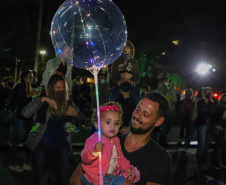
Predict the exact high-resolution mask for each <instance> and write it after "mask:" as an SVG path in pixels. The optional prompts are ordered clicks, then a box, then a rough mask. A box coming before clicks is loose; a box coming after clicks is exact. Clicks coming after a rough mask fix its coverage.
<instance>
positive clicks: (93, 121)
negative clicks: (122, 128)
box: [91, 101, 123, 125]
mask: <svg viewBox="0 0 226 185" xmlns="http://www.w3.org/2000/svg"><path fill="white" fill-rule="evenodd" d="M106 106H115V107H116V109H117V108H118V111H119V113H120V125H122V119H123V111H122V107H121V105H120V104H119V103H118V102H114V101H109V102H107V103H105V104H103V105H101V106H100V110H101V108H103V107H106ZM107 110H115V109H107ZM107 110H106V111H107ZM100 114H101V111H100ZM91 121H92V123H93V124H94V123H95V122H97V121H98V119H97V108H95V109H94V110H93V115H92V119H91Z"/></svg>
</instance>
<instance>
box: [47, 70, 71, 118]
mask: <svg viewBox="0 0 226 185" xmlns="http://www.w3.org/2000/svg"><path fill="white" fill-rule="evenodd" d="M59 81H63V82H64V83H65V96H64V98H63V99H62V100H59V99H57V97H56V92H55V89H54V88H55V85H56V83H57V82H59ZM47 91H48V97H49V98H51V99H53V100H55V101H56V103H57V110H55V109H54V108H51V107H49V110H50V113H51V114H52V115H59V116H66V115H67V104H68V86H67V83H66V81H65V79H64V77H63V76H62V75H60V74H54V75H52V76H51V77H50V79H49V83H48V86H47Z"/></svg>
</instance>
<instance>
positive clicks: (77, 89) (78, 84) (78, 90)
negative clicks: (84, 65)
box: [71, 76, 81, 104]
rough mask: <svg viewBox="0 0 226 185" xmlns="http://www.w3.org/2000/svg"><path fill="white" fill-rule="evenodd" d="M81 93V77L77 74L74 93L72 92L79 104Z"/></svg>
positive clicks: (73, 88)
mask: <svg viewBox="0 0 226 185" xmlns="http://www.w3.org/2000/svg"><path fill="white" fill-rule="evenodd" d="M80 93H81V77H80V76H76V77H75V81H74V85H73V87H72V94H71V96H72V99H73V101H74V102H75V103H76V104H77V102H78V99H79V97H80Z"/></svg>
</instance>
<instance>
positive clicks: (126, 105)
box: [107, 80, 141, 134]
mask: <svg viewBox="0 0 226 185" xmlns="http://www.w3.org/2000/svg"><path fill="white" fill-rule="evenodd" d="M121 82H122V83H121V84H120V86H116V87H114V88H112V89H111V90H110V92H109V96H108V99H107V101H116V102H118V103H120V104H121V106H122V110H123V114H124V116H123V124H122V126H121V128H120V131H119V133H120V134H126V133H128V132H129V127H130V124H131V116H132V114H133V111H134V110H135V108H136V106H137V104H138V103H139V101H140V100H141V94H140V90H139V88H138V87H135V86H133V85H132V81H130V80H127V81H124V82H123V81H121Z"/></svg>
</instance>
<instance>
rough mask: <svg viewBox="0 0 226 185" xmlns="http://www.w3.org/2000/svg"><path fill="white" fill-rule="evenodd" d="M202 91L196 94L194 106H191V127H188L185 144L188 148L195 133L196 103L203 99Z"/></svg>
mask: <svg viewBox="0 0 226 185" xmlns="http://www.w3.org/2000/svg"><path fill="white" fill-rule="evenodd" d="M202 91H203V90H202V89H199V90H198V93H197V95H196V97H195V99H194V105H193V111H192V116H191V125H190V132H189V135H188V138H187V143H185V145H186V147H188V146H189V145H190V142H191V140H192V137H193V135H194V133H195V131H196V127H195V120H196V118H197V116H198V110H197V102H198V101H199V100H201V99H202V98H203V92H202Z"/></svg>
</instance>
